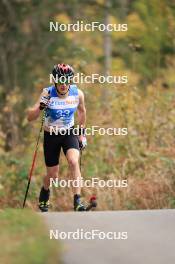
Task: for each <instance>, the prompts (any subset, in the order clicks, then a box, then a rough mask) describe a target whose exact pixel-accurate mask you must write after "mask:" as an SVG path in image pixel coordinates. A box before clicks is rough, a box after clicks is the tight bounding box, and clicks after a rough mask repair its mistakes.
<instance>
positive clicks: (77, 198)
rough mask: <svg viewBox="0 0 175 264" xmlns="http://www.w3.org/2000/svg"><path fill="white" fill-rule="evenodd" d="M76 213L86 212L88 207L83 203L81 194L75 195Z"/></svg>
mask: <svg viewBox="0 0 175 264" xmlns="http://www.w3.org/2000/svg"><path fill="white" fill-rule="evenodd" d="M74 211H79V212H81V211H86V207H85V206H84V204H82V203H81V200H80V195H79V194H75V195H74Z"/></svg>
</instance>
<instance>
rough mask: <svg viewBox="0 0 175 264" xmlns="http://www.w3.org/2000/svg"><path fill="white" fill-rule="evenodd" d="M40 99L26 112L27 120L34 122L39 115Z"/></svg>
mask: <svg viewBox="0 0 175 264" xmlns="http://www.w3.org/2000/svg"><path fill="white" fill-rule="evenodd" d="M40 112H41V110H40V98H39V99H38V101H37V102H36V104H35V105H34V106H33V107H30V108H29V109H28V111H27V120H28V121H29V122H30V121H33V120H36V119H37V118H38V117H39V115H40Z"/></svg>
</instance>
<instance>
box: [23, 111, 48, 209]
mask: <svg viewBox="0 0 175 264" xmlns="http://www.w3.org/2000/svg"><path fill="white" fill-rule="evenodd" d="M45 112H46V109H44V110H43V115H42V120H41V127H40V130H39V134H38V138H37V142H36V147H35V151H34V155H33V160H32V165H31V168H30V172H29V178H28V184H27V189H26V193H25V197H24V201H23V208H24V207H25V203H26V199H27V195H28V191H29V186H30V182H31V178H32V173H33V169H34V166H35V160H36V156H37V152H38V146H39V141H40V138H41V133H42V129H43V124H44V119H45Z"/></svg>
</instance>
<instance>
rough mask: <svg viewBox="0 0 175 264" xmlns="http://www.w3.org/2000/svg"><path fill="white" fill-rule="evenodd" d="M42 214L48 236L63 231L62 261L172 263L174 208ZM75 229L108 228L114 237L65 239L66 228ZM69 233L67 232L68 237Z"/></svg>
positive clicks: (68, 263)
mask: <svg viewBox="0 0 175 264" xmlns="http://www.w3.org/2000/svg"><path fill="white" fill-rule="evenodd" d="M41 215H42V217H43V218H44V221H45V222H46V223H47V225H48V227H49V230H48V236H50V234H52V237H53V239H56V238H57V237H56V235H58V233H59V232H62V235H63V237H62V238H63V239H61V242H62V243H63V249H64V250H63V263H65V264H90V263H91V264H92V263H95V264H174V263H175V210H138V211H105V212H77V213H75V212H64V213H54V212H53V213H43V214H41ZM77 229H79V230H81V232H82V233H83V234H85V232H87V231H88V232H92V230H100V231H102V232H104V233H105V235H106V234H107V232H109V231H111V232H113V234H114V232H115V234H117V236H115V238H117V239H115V240H114V239H112V240H109V239H107V238H105V239H99V238H98V237H97V236H96V237H95V239H94V240H92V239H83V240H81V239H79V240H78V239H76V240H75V239H64V238H65V236H68V232H75V231H77ZM50 230H53V232H54V236H53V233H50ZM79 232H80V231H79ZM96 232H97V233H98V232H99V231H96ZM104 233H103V234H104ZM64 234H66V235H64ZM90 234H91V233H90ZM126 234H127V235H126ZM71 235H72V233H71ZM71 235H70V233H69V236H70V238H72V237H71ZM76 238H77V237H76ZM88 238H89V237H88ZM119 238H120V239H119ZM121 238H123V239H121ZM126 238H127V239H126ZM59 241H60V240H59Z"/></svg>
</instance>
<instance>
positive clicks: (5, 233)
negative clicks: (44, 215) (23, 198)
mask: <svg viewBox="0 0 175 264" xmlns="http://www.w3.org/2000/svg"><path fill="white" fill-rule="evenodd" d="M0 227H1V235H0V245H1V248H0V263H4V264H24V263H25V264H56V263H57V264H58V263H61V262H60V261H59V252H58V244H57V243H56V242H54V241H52V240H50V239H49V236H48V234H47V229H46V227H45V225H44V224H43V222H42V220H41V218H40V217H39V216H38V215H37V214H35V213H33V212H32V211H31V210H26V209H25V210H21V209H6V210H2V211H1V212H0Z"/></svg>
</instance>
